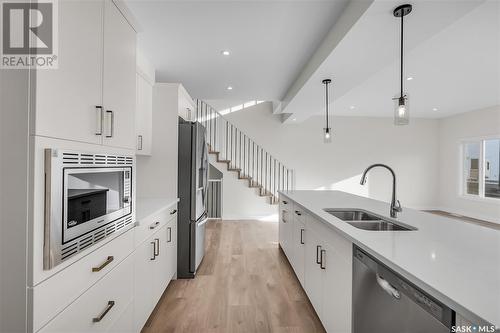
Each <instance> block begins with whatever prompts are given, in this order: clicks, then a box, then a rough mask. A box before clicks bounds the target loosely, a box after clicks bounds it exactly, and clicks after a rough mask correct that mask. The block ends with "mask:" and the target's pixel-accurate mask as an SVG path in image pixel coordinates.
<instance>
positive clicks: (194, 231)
mask: <svg viewBox="0 0 500 333" xmlns="http://www.w3.org/2000/svg"><path fill="white" fill-rule="evenodd" d="M178 161H179V162H178V163H179V165H178V167H179V168H178V174H179V178H178V195H179V199H180V201H179V205H178V215H177V217H178V222H177V228H178V233H177V237H178V242H177V244H178V245H177V246H178V251H177V276H178V277H179V278H193V277H194V276H195V274H196V270H197V269H198V266H199V265H200V263H201V261H202V259H203V256H204V254H205V223H206V222H207V218H208V214H207V188H208V146H207V143H206V130H205V127H203V126H202V125H201V124H200V123H197V122H186V121H184V120H182V119H179V160H178Z"/></svg>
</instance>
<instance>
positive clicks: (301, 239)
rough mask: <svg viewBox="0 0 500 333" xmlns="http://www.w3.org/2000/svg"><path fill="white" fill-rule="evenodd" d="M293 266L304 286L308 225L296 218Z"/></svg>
mask: <svg viewBox="0 0 500 333" xmlns="http://www.w3.org/2000/svg"><path fill="white" fill-rule="evenodd" d="M292 233H293V235H292V245H291V248H292V253H293V254H292V260H293V261H292V262H291V264H292V267H293V270H294V271H295V275H296V276H297V278H298V279H299V281H300V284H301V285H302V287H304V286H305V284H304V281H305V280H304V271H305V256H306V245H305V244H306V237H307V236H306V225H305V223H304V222H303V221H302V220H300V219H295V221H294V223H293V227H292Z"/></svg>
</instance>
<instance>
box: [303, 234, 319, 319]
mask: <svg viewBox="0 0 500 333" xmlns="http://www.w3.org/2000/svg"><path fill="white" fill-rule="evenodd" d="M305 236H306V237H305V243H306V244H305V246H306V252H305V266H304V270H305V272H304V280H305V285H306V287H305V290H306V293H307V296H308V297H309V300H310V301H311V304H312V305H313V307H314V309H315V310H316V313H317V314H318V315H320V313H321V304H322V292H323V291H322V285H323V284H322V278H323V274H322V272H321V268H320V264H319V256H320V252H321V249H322V247H321V240H320V238H319V237H318V236H317V235H316V234H315V233H314V232H312V230H310V229H307V230H306V235H305ZM320 316H321V315H320Z"/></svg>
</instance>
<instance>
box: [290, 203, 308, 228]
mask: <svg viewBox="0 0 500 333" xmlns="http://www.w3.org/2000/svg"><path fill="white" fill-rule="evenodd" d="M292 214H293V218H294V219H296V220H297V221H300V222H301V223H303V224H306V221H307V216H308V215H307V213H306V211H305V210H304V209H303V208H302V207H300V206H299V205H297V204H294V205H293V211H292V212H291V213H290V215H292Z"/></svg>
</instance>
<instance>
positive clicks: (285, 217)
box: [278, 209, 291, 254]
mask: <svg viewBox="0 0 500 333" xmlns="http://www.w3.org/2000/svg"><path fill="white" fill-rule="evenodd" d="M289 215H290V213H289V212H288V211H287V210H284V209H281V210H280V221H279V226H278V227H279V234H278V241H279V243H280V246H281V248H282V249H283V252H285V254H286V250H287V248H288V235H287V231H288V223H290V220H291V219H290V218H291V216H289Z"/></svg>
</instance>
